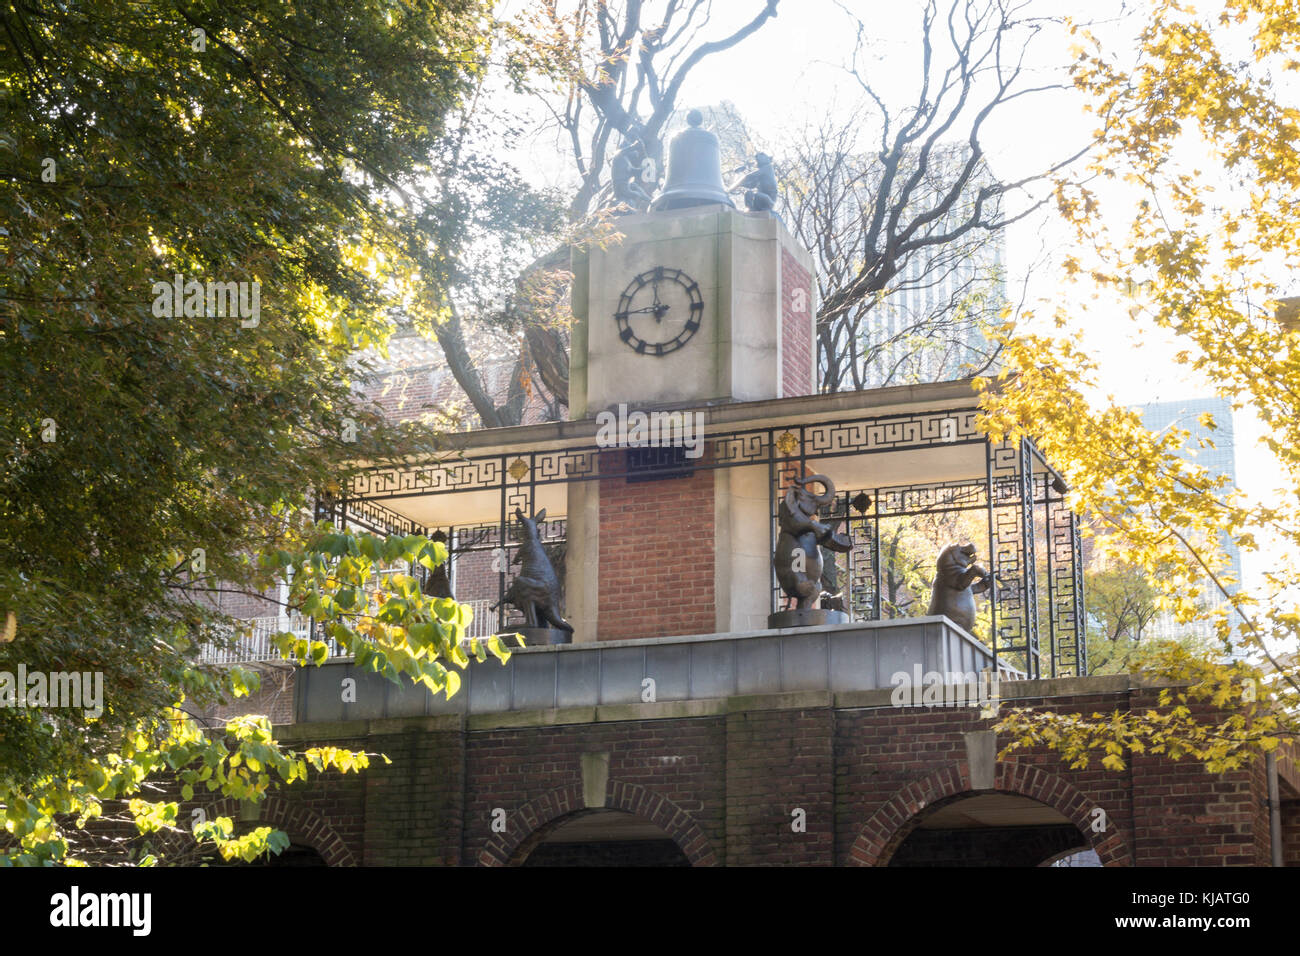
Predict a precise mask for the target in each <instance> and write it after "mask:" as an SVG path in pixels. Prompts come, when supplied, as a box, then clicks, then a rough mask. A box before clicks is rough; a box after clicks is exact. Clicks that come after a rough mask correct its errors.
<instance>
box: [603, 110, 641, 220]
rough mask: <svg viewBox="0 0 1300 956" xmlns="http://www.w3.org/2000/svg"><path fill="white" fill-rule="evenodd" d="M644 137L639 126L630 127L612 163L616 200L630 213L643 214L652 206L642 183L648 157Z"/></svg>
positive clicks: (611, 176)
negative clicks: (642, 173)
mask: <svg viewBox="0 0 1300 956" xmlns="http://www.w3.org/2000/svg"><path fill="white" fill-rule="evenodd" d="M644 137H645V130H644V129H642V127H641V126H640V125H639V124H637V123H633V124H632V125H630V126H629V127H628V129H627V132H626V133H625V134H624V137H623V146H622V148H621V149H619V151H618V152H617V153H615V154H614V159H613V160H612V161H611V163H610V170H609V178H610V184H611V185H612V186H613V188H614V199H615V201H617V202H619V203H623V204H625V205H626V206H628V208H629V211H630V212H642V211H644V210H645V208H646V207H647V206H649V205H650V196H649V194H648V193H647V192H646V191H645V190H644V189H642V188H641V183H640V179H641V172H642V168H643V167H644V165H645V161H646V156H647V153H646V147H645V138H644ZM624 215H626V213H624Z"/></svg>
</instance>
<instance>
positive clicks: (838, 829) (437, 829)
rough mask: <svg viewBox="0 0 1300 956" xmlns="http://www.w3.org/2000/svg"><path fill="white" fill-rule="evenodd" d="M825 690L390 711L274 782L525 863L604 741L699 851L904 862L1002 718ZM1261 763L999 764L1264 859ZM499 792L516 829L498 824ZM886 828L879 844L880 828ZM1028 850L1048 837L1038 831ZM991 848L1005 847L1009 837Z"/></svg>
mask: <svg viewBox="0 0 1300 956" xmlns="http://www.w3.org/2000/svg"><path fill="white" fill-rule="evenodd" d="M810 697H811V695H810ZM822 699H823V700H824V703H818V701H817V698H815V697H811V699H804V700H801V701H799V702H792V703H793V706H790V707H789V708H788V709H775V708H772V707H771V705H770V704H766V705H765V703H764V701H763V699H762V698H753V699H752V704H751V706H748V707H746V706H744V705H743V703H742V701H740V700H735V701H734V702H733V703H734V704H735V705H737V706H734V707H733V708H732V709H731V710H730V712H728V713H726V714H725V715H722V714H716V715H709V716H700V717H694V718H682V717H672V718H665V719H661V720H648V719H641V720H636V719H629V720H621V721H606V722H600V723H578V724H567V725H545V726H540V727H537V726H532V727H519V728H514V729H492V730H468V729H466V727H465V724H464V722H463V721H462V720H461V719H460V718H454V717H449V718H423V719H410V720H407V721H403V722H401V724H400V725H399V726H395V727H394V728H392V729H394V730H397V731H398V732H390V733H382V734H375V735H372V736H368V737H364V738H356V737H354V736H348V735H350V734H351V733H352V731H351V730H350V729H345V728H343V727H340V726H338V725H322V726H321V733H322V734H323V735H325V739H327V740H328V741H329V742H332V743H336V744H338V745H342V746H348V747H351V748H353V749H364V750H366V751H369V752H371V753H384V754H387V755H388V756H389V757H390V758H391V759H392V763H391V764H385V763H384V762H383V761H381V760H379V759H377V758H375V759H373V760H372V764H371V767H370V769H369V770H367V771H366V772H365V773H363V774H361V775H356V774H348V775H346V776H345V775H340V774H329V775H327V776H325V777H319V778H313V780H312V781H311V782H310V783H308V784H307V785H306V786H303V785H301V784H295V785H294V787H292V788H288V789H286V790H282V791H280V793H279V795H278V796H277V798H276V799H278V800H280V801H283V802H284V803H285V804H286V805H288V806H289V807H291V808H302V809H303V810H306V811H310V814H309V816H308V819H309V820H310V821H313V822H311V823H310V825H308V824H306V823H304V824H302V825H301V826H300V827H299V830H300V831H301V832H293V829H294V828H293V827H290V828H289V829H290V836H291V837H292V838H293V839H294V840H295V842H306V843H307V844H308V845H312V846H318V847H320V846H333V847H335V848H336V850H337V846H338V843H337V841H340V840H341V841H342V843H344V844H345V845H346V849H347V854H346V857H347V858H349V859H355V860H356V861H357V862H365V863H370V864H386V863H387V864H391V863H399V864H426V865H427V864H443V865H457V864H459V865H475V864H477V863H480V862H491V863H503V862H515V863H517V862H519V861H521V860H522V859H524V858H526V857H527V855H528V853H529V852H530V851H531V848H532V847H533V846H535V845H536V844H537V843H538V842H539V841H540V840H541V839H543V838H544V837H546V836H548V835H549V834H550V833H551V832H553V830H554V828H555V826H557V825H558V824H560V823H561V822H563V821H565V820H567V819H568V817H569V816H570V815H571V814H573V813H575V812H577V811H580V810H582V809H584V806H585V804H584V802H583V795H582V757H583V755H584V754H590V753H605V754H608V755H609V778H608V779H609V783H608V785H607V788H606V806H607V807H611V808H618V809H623V810H625V811H628V812H631V813H634V814H636V815H637V816H639V817H641V818H643V819H645V820H650V821H652V822H654V823H656V824H657V825H658V826H659V827H660V828H661V829H662V830H664V831H665V833H667V834H668V835H669V836H671V837H672V838H673V839H675V840H676V841H677V843H678V845H679V846H680V847H681V848H682V850H683V852H684V853H685V854H686V855H687V856H688V857H689V858H690V859H691V860H692V862H694V863H696V864H697V865H698V864H708V863H725V864H728V865H740V866H752V865H832V864H840V865H843V864H846V863H849V862H871V863H877V864H878V863H885V862H888V861H889V860H890V859H891V858H892V854H893V853H894V852H895V851H896V850H897V848H898V847H899V846H901V845H903V842H904V840H905V839H906V837H907V836H908V835H909V834H910V833H911V832H913V831H912V827H914V825H915V824H916V823H917V822H919V821H920V820H921V819H922V818H923V817H924V815H925V814H926V813H927V812H928V811H930V810H933V809H934V808H936V807H938V806H940V805H943V804H945V803H947V802H949V801H952V800H957V799H961V797H962V796H963V795H965V794H967V793H969V791H970V789H971V787H970V781H969V769H968V767H967V765H966V749H965V741H964V738H963V733H964V732H967V731H972V730H987V729H989V727H991V726H992V721H990V720H983V719H981V718H980V716H979V713H978V711H976V710H974V709H970V708H934V709H927V708H894V707H890V706H872V707H853V708H845V707H840V708H835V707H833V706H832V700H831V697H830V695H825V696H824V698H822ZM1153 701H1154V698H1153V693H1152V692H1150V691H1142V690H1134V691H1131V692H1129V691H1125V692H1119V693H1108V694H1096V695H1091V696H1086V697H1071V698H1057V699H1052V700H1042V699H1039V700H1026V701H1023V702H1018V703H1024V704H1027V705H1031V706H1042V707H1050V708H1052V709H1055V710H1058V711H1061V712H1082V713H1093V712H1094V711H1100V712H1108V711H1110V710H1113V709H1116V708H1119V709H1121V710H1125V709H1129V708H1135V709H1138V708H1145V707H1147V706H1148V705H1149V704H1151V703H1153ZM764 707H766V708H767V709H759V708H764ZM309 729H310V728H309V727H306V728H299V729H298V731H299V733H301V732H302V731H303V730H309ZM294 746H296V747H297V748H303V747H305V746H308V743H307V742H306V741H304V740H298V741H296V742H295V743H294ZM1262 776H1263V772H1262V761H1257V762H1256V763H1255V764H1254V765H1252V766H1251V767H1250V768H1249V769H1247V770H1244V771H1241V772H1236V773H1232V774H1226V775H1222V776H1219V775H1213V774H1209V773H1206V772H1205V771H1204V770H1203V769H1202V768H1201V766H1200V765H1199V764H1197V763H1196V762H1194V761H1180V762H1171V761H1169V760H1168V759H1166V758H1164V757H1162V756H1159V755H1156V756H1151V755H1147V756H1141V757H1139V758H1137V759H1135V760H1133V761H1132V763H1131V765H1130V767H1129V768H1127V769H1125V770H1124V771H1121V772H1111V771H1107V770H1103V769H1102V768H1101V767H1100V765H1099V763H1098V762H1096V761H1094V762H1093V764H1092V766H1090V767H1089V768H1088V769H1085V770H1071V769H1069V768H1068V767H1067V766H1066V765H1065V764H1064V763H1063V762H1062V761H1061V760H1060V759H1059V758H1058V757H1056V756H1055V755H1054V754H1051V753H1049V752H1047V751H1043V750H1031V751H1028V752H1017V753H1014V754H1012V755H1011V756H1010V757H1009V758H1008V759H1007V760H1004V761H1000V762H999V763H998V765H997V771H996V789H998V790H999V791H1003V792H1009V793H1017V794H1021V795H1024V796H1028V797H1031V798H1033V799H1036V800H1039V801H1040V802H1042V803H1044V804H1047V805H1049V806H1053V807H1055V808H1056V809H1058V810H1059V811H1060V812H1061V813H1063V814H1064V815H1065V816H1066V817H1067V818H1069V819H1071V820H1073V821H1074V822H1075V824H1076V826H1077V827H1078V828H1079V830H1080V833H1083V834H1084V836H1085V838H1088V839H1091V840H1092V842H1093V843H1094V845H1098V850H1099V852H1102V851H1104V852H1103V860H1108V861H1109V862H1112V863H1114V862H1121V863H1135V864H1137V865H1139V866H1169V865H1201V866H1221V865H1251V866H1260V865H1267V863H1268V857H1267V841H1268V820H1267V812H1266V810H1265V809H1264V808H1263V807H1262V805H1261V803H1260V786H1261V782H1262ZM210 799H211V798H210V797H207V795H204V796H203V797H200V798H199V799H198V800H196V801H195V803H197V804H207V803H208V801H210ZM1094 807H1099V808H1102V809H1103V810H1104V811H1105V814H1106V830H1105V835H1103V836H1096V837H1089V836H1088V834H1087V833H1086V832H1085V827H1086V823H1088V822H1091V820H1092V819H1093V817H1092V813H1091V811H1092V808H1094ZM189 808H190V805H187V806H186V807H185V808H184V809H183V813H182V816H183V817H185V818H186V819H188V813H189ZM498 809H499V810H500V811H502V815H501V819H504V820H505V821H506V832H504V833H502V832H499V831H496V830H494V829H493V827H492V821H493V818H494V811H496V810H498ZM795 809H801V810H803V811H804V814H805V819H806V829H805V830H804V831H803V832H798V831H796V830H795V829H794V828H793V827H792V826H791V824H792V822H793V819H794V818H793V817H792V811H793V810H795ZM281 816H284V814H281ZM286 819H288V818H287V817H286ZM1081 821H1083V822H1082V823H1081ZM876 828H878V829H879V832H880V833H881V834H882V838H881V840H880V844H879V845H880V848H881V849H882V850H883V852H878V853H877V852H875V851H872V850H871V849H870V847H869V846H867V844H869V843H870V840H871V838H872V834H874V833H876V832H877V829H876ZM1021 835H1023V834H1021ZM1011 836H1012V837H1014V838H1016V840H1019V837H1018V836H1017V835H1016V834H1015V833H1011ZM986 842H989V841H986ZM1284 842H1285V846H1286V848H1287V854H1288V860H1289V862H1290V863H1291V864H1292V865H1296V864H1297V863H1300V804H1297V803H1296V802H1291V803H1288V804H1286V805H1285V806H1284ZM1020 844H1023V841H1020ZM909 846H910V844H909ZM1012 849H1014V850H1015V852H1017V853H1020V854H1021V855H1024V854H1025V853H1030V854H1031V855H1032V850H1033V847H1032V846H1031V847H1026V846H1024V845H1017V846H1016V847H1014V848H1012ZM972 852H974V851H972ZM980 852H981V853H984V854H985V855H986V856H987V855H988V854H995V859H996V858H997V857H996V854H997V853H999V852H1000V851H999V850H998V847H997V841H991V844H990V845H989V846H986V847H985V848H984V849H983V850H981V851H980ZM1008 852H1011V849H1008ZM1044 852H1046V851H1044ZM336 855H337V856H343V854H341V853H336ZM966 862H976V861H973V860H972V861H966ZM1020 862H1021V863H1023V862H1024V861H1023V860H1021V861H1020Z"/></svg>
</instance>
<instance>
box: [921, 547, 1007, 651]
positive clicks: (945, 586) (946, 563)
mask: <svg viewBox="0 0 1300 956" xmlns="http://www.w3.org/2000/svg"><path fill="white" fill-rule="evenodd" d="M992 586H993V576H992V575H991V574H989V572H988V571H986V570H985V569H984V568H983V567H982V566H981V565H978V564H976V563H975V545H973V544H969V543H968V544H950V545H948V547H946V548H944V549H943V551H941V552H939V560H938V561H937V562H935V571H934V589H933V591H932V592H931V594H930V611H929V613H930V614H944V615H947V617H948V619H949V620H951V621H952V622H953V623H954V624H956V625H957V626H958V627H960V628H962V629H964V630H965V631H966V632H967V633H969V634H974V633H975V595H976V594H982V593H984V592H985V591H987V590H988V589H989V588H990V587H992Z"/></svg>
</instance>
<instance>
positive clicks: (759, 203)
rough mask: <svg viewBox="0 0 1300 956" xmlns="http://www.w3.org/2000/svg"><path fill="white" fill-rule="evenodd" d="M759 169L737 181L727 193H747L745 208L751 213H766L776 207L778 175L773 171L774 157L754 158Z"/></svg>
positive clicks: (760, 154)
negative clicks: (742, 191)
mask: <svg viewBox="0 0 1300 956" xmlns="http://www.w3.org/2000/svg"><path fill="white" fill-rule="evenodd" d="M754 159H755V161H756V162H757V163H758V169H756V170H754V171H753V172H751V173H749V174H747V175H745V176H743V177H741V178H740V179H737V180H736V181H735V182H734V183H732V184H731V185H730V186H728V187H727V192H729V193H734V192H740V191H741V190H742V189H743V190H744V191H745V208H746V209H748V210H749V211H750V212H765V211H766V210H768V209H772V208H774V207H775V206H776V173H775V172H773V170H772V157H771V156H769V155H767V153H758V154H756V155H755V156H754Z"/></svg>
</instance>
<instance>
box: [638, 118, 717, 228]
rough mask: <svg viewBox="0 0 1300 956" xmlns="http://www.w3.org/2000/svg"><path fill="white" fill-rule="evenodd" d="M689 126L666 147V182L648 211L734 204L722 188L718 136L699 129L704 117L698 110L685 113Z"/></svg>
mask: <svg viewBox="0 0 1300 956" xmlns="http://www.w3.org/2000/svg"><path fill="white" fill-rule="evenodd" d="M686 122H687V123H689V124H690V125H689V126H688V127H687V128H686V129H684V130H682V131H681V132H680V133H678V134H677V135H676V136H674V137H673V141H672V143H670V144H669V146H668V179H667V181H666V182H665V183H664V188H663V189H662V190H661V191H660V193H659V195H658V196H656V197H655V199H654V202H652V203H651V204H650V211H651V212H664V211H665V210H669V209H686V208H688V207H690V206H709V205H714V204H716V203H723V204H724V205H727V206H731V207H732V208H733V209H734V208H735V207H736V204H735V203H733V202H732V201H731V197H730V196H728V195H727V190H726V189H724V188H723V186H722V159H721V156H720V154H719V151H718V137H716V136H714V135H713V134H712V133H710V132H709V131H708V130H707V129H701V128H700V124H701V123H703V122H704V115H703V114H702V113H701V112H700V111H699V110H691V111H690V112H689V113H687V114H686Z"/></svg>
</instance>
